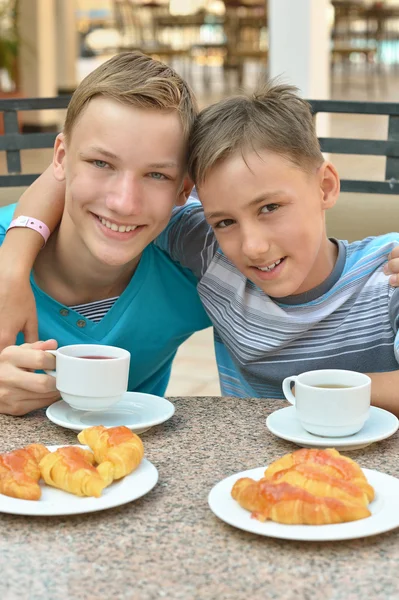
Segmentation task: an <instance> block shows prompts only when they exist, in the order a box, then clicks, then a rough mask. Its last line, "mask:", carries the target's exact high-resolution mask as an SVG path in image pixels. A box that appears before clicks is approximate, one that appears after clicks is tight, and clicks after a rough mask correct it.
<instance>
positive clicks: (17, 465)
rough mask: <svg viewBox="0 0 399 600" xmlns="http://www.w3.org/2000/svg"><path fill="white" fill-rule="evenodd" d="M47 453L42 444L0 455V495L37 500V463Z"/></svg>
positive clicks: (38, 473) (39, 491)
mask: <svg viewBox="0 0 399 600" xmlns="http://www.w3.org/2000/svg"><path fill="white" fill-rule="evenodd" d="M46 454H49V451H48V450H47V448H46V447H45V446H43V445H42V444H30V445H29V446H26V447H25V448H20V449H19V450H14V451H13V452H7V453H6V454H2V455H0V494H4V495H5V496H11V497H13V498H20V499H22V500H39V498H40V496H41V489H40V485H39V479H40V469H39V462H40V460H41V459H42V458H43V456H45V455H46Z"/></svg>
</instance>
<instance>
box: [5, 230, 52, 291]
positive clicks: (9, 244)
mask: <svg viewBox="0 0 399 600" xmlns="http://www.w3.org/2000/svg"><path fill="white" fill-rule="evenodd" d="M42 245H43V239H42V238H41V236H39V235H38V234H37V233H36V232H35V231H33V230H30V229H19V228H15V229H11V230H10V231H9V232H8V233H7V235H6V236H5V238H4V241H3V244H2V246H1V248H0V265H1V267H0V272H1V274H2V279H3V278H5V277H6V278H7V279H8V280H10V279H11V280H15V279H18V278H19V277H26V275H27V274H29V273H30V271H31V270H32V267H33V265H34V262H35V260H36V257H37V255H38V253H39V251H40V249H41V248H42ZM24 247H25V251H22V250H21V248H24Z"/></svg>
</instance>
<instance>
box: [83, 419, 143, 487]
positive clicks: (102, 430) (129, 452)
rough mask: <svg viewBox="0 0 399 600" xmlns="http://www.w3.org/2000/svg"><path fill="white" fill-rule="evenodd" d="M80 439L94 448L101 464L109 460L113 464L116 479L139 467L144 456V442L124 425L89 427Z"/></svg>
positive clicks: (96, 457) (97, 459)
mask: <svg viewBox="0 0 399 600" xmlns="http://www.w3.org/2000/svg"><path fill="white" fill-rule="evenodd" d="M78 440H79V442H80V443H81V444H87V446H89V448H91V449H92V450H93V452H94V457H95V459H96V461H97V462H98V463H100V466H101V464H102V463H107V462H110V463H111V464H112V465H113V468H114V479H120V478H121V477H124V476H125V475H128V474H129V473H131V472H132V471H134V470H135V469H137V467H138V466H139V464H140V462H141V460H142V458H143V456H144V446H143V442H142V441H141V439H140V438H139V437H138V436H137V435H136V434H135V433H133V432H132V431H130V429H128V428H127V427H124V426H121V427H110V428H108V429H107V428H106V427H104V426H103V425H99V426H97V427H89V428H88V429H84V430H83V431H81V432H80V433H79V435H78Z"/></svg>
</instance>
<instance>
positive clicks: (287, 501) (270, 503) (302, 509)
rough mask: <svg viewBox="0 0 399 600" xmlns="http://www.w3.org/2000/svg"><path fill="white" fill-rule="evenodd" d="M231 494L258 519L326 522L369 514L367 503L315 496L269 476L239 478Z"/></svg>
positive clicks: (341, 520) (308, 522)
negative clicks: (269, 479) (257, 479)
mask: <svg viewBox="0 0 399 600" xmlns="http://www.w3.org/2000/svg"><path fill="white" fill-rule="evenodd" d="M231 495H232V497H233V498H234V499H235V500H237V502H238V503H239V504H240V506H242V508H245V509H246V510H249V511H251V512H252V516H253V517H255V518H256V519H258V520H259V521H265V520H266V519H270V520H272V521H276V522H278V523H285V524H287V525H299V524H303V525H327V524H333V523H345V522H347V521H357V520H359V519H364V518H366V517H369V516H370V511H369V510H368V509H367V508H366V507H365V506H361V505H359V504H349V503H345V502H342V501H341V500H338V499H336V498H323V497H318V496H314V495H313V494H310V493H309V492H307V491H305V490H303V489H300V488H298V487H294V486H292V485H290V484H289V483H285V482H282V483H272V482H270V481H268V480H266V479H261V480H260V481H254V480H253V479H250V478H247V477H245V478H242V479H239V480H238V481H237V482H236V483H235V484H234V486H233V489H232V491H231Z"/></svg>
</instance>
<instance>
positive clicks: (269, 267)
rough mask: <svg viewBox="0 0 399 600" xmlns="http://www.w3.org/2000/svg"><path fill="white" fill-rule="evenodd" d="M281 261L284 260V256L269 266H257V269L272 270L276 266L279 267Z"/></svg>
mask: <svg viewBox="0 0 399 600" xmlns="http://www.w3.org/2000/svg"><path fill="white" fill-rule="evenodd" d="M281 261H282V258H280V260H276V262H274V263H273V264H271V265H269V266H268V267H257V269H259V271H272V270H273V269H274V268H275V267H277V265H279V264H280V263H281Z"/></svg>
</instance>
